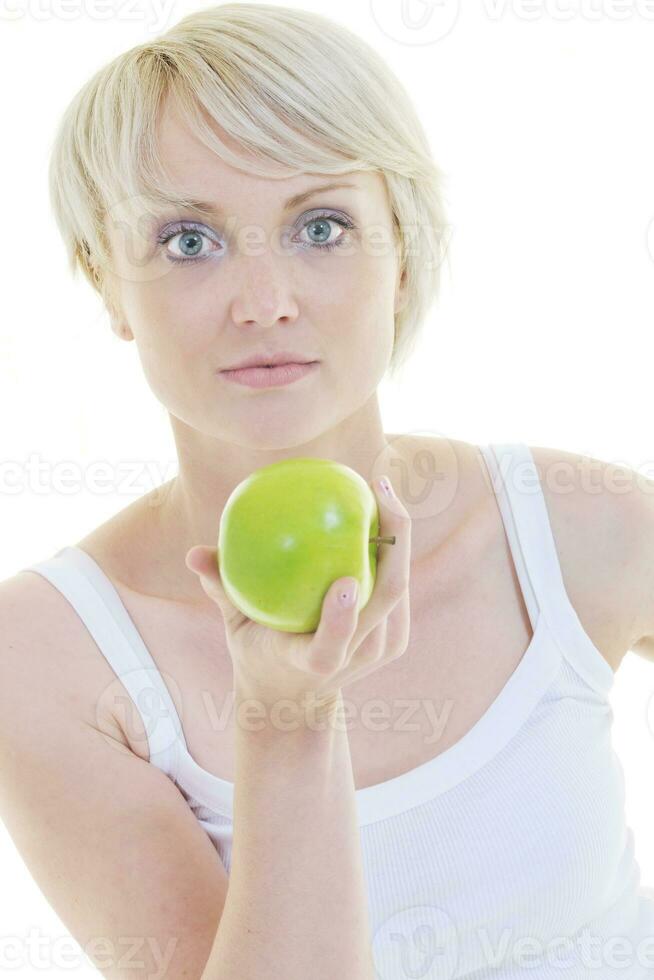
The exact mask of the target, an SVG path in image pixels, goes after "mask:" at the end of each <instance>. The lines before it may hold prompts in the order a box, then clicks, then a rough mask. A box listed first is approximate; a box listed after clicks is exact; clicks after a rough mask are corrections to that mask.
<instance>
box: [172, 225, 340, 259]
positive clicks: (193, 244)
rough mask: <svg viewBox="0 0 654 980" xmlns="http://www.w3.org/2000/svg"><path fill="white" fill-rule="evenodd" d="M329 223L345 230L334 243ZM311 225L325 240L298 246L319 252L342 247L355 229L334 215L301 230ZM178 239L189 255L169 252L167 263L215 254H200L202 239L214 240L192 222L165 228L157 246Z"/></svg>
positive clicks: (303, 243) (304, 226)
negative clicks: (348, 233) (184, 256)
mask: <svg viewBox="0 0 654 980" xmlns="http://www.w3.org/2000/svg"><path fill="white" fill-rule="evenodd" d="M330 222H333V223H335V224H337V225H339V226H340V227H341V228H343V229H345V232H346V233H345V234H342V235H339V237H338V238H336V239H334V241H329V237H330V235H331V231H332V229H331V228H330ZM311 225H314V226H316V227H318V228H319V229H320V230H319V232H318V235H319V236H323V237H324V239H325V240H324V241H309V242H306V241H303V242H301V243H300V244H302V245H303V246H305V247H308V248H310V249H314V248H315V249H318V250H319V251H323V250H324V251H331V250H332V249H334V248H338V246H339V245H344V244H345V243H346V241H347V239H348V237H349V236H348V235H347V231H351V230H353V229H354V227H355V225H354V223H353V222H352V221H350V220H349V219H347V218H345V217H344V216H342V215H336V214H318V215H313V217H311V218H309V219H308V221H305V223H304V224H303V226H302V230H303V231H304V229H305V228H308V227H310V226H311ZM178 237H179V239H180V241H179V244H180V247H184V248H188V249H189V253H188V254H187V255H186V258H180V256H178V255H171V254H170V253H169V252H167V253H166V258H167V259H168V261H169V262H175V263H178V264H190V263H192V262H203V261H204V260H205V259H208V258H209V257H210V256H211V255H212V254H215V251H216V250H214V252H205V253H204V254H201V250H202V239H203V238H206V239H208V240H209V241H214V242H215V239H214V238H212V237H211V236H210V235H208V234H207V232H205V231H201V230H200V228H199V227H198V225H196V224H195V223H194V222H185V221H180V222H178V223H177V224H175V225H173V226H172V227H170V228H167V229H166V230H165V231H164V232H162V234H161V235H159V237H158V238H157V244H158V245H160V246H163V245H166V244H167V243H168V242H169V241H172V239H173V238H178ZM216 244H217V243H216Z"/></svg>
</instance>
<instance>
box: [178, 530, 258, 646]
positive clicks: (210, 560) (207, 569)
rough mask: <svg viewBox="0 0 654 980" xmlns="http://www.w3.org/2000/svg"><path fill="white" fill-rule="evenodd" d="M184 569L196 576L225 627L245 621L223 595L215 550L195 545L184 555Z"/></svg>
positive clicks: (241, 614) (244, 617)
mask: <svg viewBox="0 0 654 980" xmlns="http://www.w3.org/2000/svg"><path fill="white" fill-rule="evenodd" d="M186 567H187V568H188V569H190V570H191V571H192V572H195V574H196V575H197V576H198V578H199V579H200V583H201V585H202V588H203V589H204V591H205V592H206V594H207V595H208V596H209V598H210V599H213V601H214V602H215V603H216V605H217V606H218V608H219V609H220V611H221V612H222V614H223V619H224V620H225V625H226V626H229V627H230V628H232V629H233V628H235V627H236V626H238V625H240V624H241V623H243V622H245V621H246V619H247V617H246V616H244V615H243V613H242V612H241V611H240V610H239V609H237V608H236V606H235V605H234V604H233V602H231V600H230V599H229V597H228V596H227V595H226V593H225V590H224V588H223V584H222V582H221V579H220V570H219V567H218V550H217V549H216V548H210V547H208V546H207V545H202V544H201V545H195V546H194V547H193V548H191V549H190V550H189V551H187V553H186Z"/></svg>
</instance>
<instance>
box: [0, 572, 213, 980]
mask: <svg viewBox="0 0 654 980" xmlns="http://www.w3.org/2000/svg"><path fill="white" fill-rule="evenodd" d="M19 593H20V590H19V589H18V585H17V582H16V584H14V581H12V580H9V581H8V582H3V583H0V624H1V628H0V636H1V637H2V642H1V645H0V819H2V821H3V823H4V824H5V826H6V828H7V831H8V833H9V835H10V837H11V838H12V840H13V842H14V844H15V846H16V848H17V850H18V852H19V854H20V856H21V858H22V859H23V861H24V863H25V865H26V866H27V869H28V871H29V872H30V874H31V875H32V877H33V879H34V880H35V882H36V884H37V885H38V887H39V888H40V890H41V891H42V893H43V895H44V897H45V898H46V900H47V901H48V902H49V903H50V905H51V906H52V908H53V909H54V911H55V912H56V913H57V915H58V916H59V918H60V919H61V920H62V922H63V923H64V924H65V925H66V927H67V929H68V930H69V931H70V933H71V935H72V936H73V937H74V938H75V939H76V940H77V942H78V943H79V944H80V946H81V947H82V949H83V950H84V952H85V953H86V955H87V956H88V957H89V959H90V960H91V962H92V963H93V964H94V965H95V966H96V967H97V969H99V970H100V972H101V974H102V975H103V976H106V977H109V978H111V980H118V978H121V980H122V978H128V977H129V978H132V980H133V978H134V977H143V978H145V977H147V976H154V975H157V976H161V977H169V978H178V977H189V978H192V977H193V978H199V977H201V976H202V971H203V969H204V966H205V964H206V961H207V959H208V957H209V953H210V951H211V947H212V945H213V940H214V938H215V935H216V932H217V929H218V923H219V919H220V915H221V912H222V908H223V906H224V902H225V896H226V893H227V885H228V877H227V873H226V871H225V868H224V867H223V865H222V863H221V861H220V859H219V857H218V854H217V853H216V851H215V849H214V847H213V845H212V843H211V841H210V840H209V838H208V836H207V835H206V834H205V832H204V831H203V830H202V828H201V827H200V826H199V824H198V823H197V821H196V819H195V817H194V815H193V813H192V812H191V810H190V809H189V807H188V805H187V803H186V801H185V800H184V798H183V797H182V795H181V794H180V792H179V791H178V789H177V788H176V787H175V785H174V784H173V783H172V782H171V780H170V779H169V778H168V777H167V776H166V775H165V774H164V773H163V772H162V771H161V770H160V769H158V768H156V767H155V766H153V765H150V764H149V763H147V762H145V761H144V760H143V759H141V758H139V757H138V756H136V755H135V754H134V753H132V752H131V751H130V750H129V749H128V748H126V747H125V746H124V745H122V744H121V743H120V742H118V741H117V740H115V739H112V738H110V737H109V736H108V735H107V734H106V733H105V732H102V731H100V730H99V729H97V728H94V727H93V726H92V725H90V724H89V723H88V722H87V721H86V720H84V719H83V718H80V717H78V716H77V715H76V713H75V712H74V711H71V709H70V702H69V701H68V699H67V698H61V697H58V696H57V691H56V690H55V689H53V687H52V684H48V685H43V684H42V683H40V681H39V676H38V668H37V664H39V663H42V664H43V665H44V671H45V672H46V673H47V671H48V669H49V668H48V667H47V666H46V664H47V657H48V656H49V655H50V656H51V657H53V656H54V655H55V653H56V652H57V651H54V650H48V649H42V650H40V651H36V650H35V649H34V644H33V642H32V639H31V638H30V636H29V633H28V632H27V630H26V628H25V627H26V623H25V620H24V615H23V614H24V613H25V612H26V610H25V609H22V610H21V601H20V594H19ZM19 626H20V628H19ZM41 642H42V641H41ZM140 964H142V965H140Z"/></svg>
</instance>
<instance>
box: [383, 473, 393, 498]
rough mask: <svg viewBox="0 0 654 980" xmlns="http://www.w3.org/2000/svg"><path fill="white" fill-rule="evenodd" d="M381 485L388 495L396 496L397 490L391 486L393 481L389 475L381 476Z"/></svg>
mask: <svg viewBox="0 0 654 980" xmlns="http://www.w3.org/2000/svg"><path fill="white" fill-rule="evenodd" d="M379 486H380V487H381V489H382V490H383V492H384V493H385V494H386V496H387V497H394V496H395V492H394V490H393V487H392V486H391V481H390V480H389V479H388V477H387V476H382V477H380V478H379Z"/></svg>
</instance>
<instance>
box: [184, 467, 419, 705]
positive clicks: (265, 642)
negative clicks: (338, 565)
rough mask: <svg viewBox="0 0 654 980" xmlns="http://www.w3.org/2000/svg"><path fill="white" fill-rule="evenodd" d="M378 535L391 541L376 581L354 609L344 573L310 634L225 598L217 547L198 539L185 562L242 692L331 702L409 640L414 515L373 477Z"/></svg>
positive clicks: (382, 552)
mask: <svg viewBox="0 0 654 980" xmlns="http://www.w3.org/2000/svg"><path fill="white" fill-rule="evenodd" d="M373 489H374V491H375V494H376V497H377V500H378V501H379V515H380V530H379V533H380V535H383V536H387V535H393V536H394V537H395V544H386V543H382V544H381V545H380V546H379V550H378V558H377V572H376V577H375V584H374V587H373V591H372V594H371V596H370V599H369V600H368V602H367V603H366V606H365V608H364V609H362V610H361V613H360V614H359V612H358V609H357V602H355V603H354V605H353V606H351V607H350V608H347V607H344V606H343V605H342V604H341V603H340V601H339V595H340V594H342V593H343V591H344V588H343V586H344V585H346V584H347V582H348V579H347V578H341V579H336V580H335V581H334V582H332V584H331V586H330V588H329V589H328V591H327V593H326V594H325V597H324V599H323V604H322V610H321V617H320V622H319V624H318V627H317V629H316V631H315V632H314V633H287V632H283V631H280V630H274V629H270V628H268V627H266V626H261V625H260V624H259V623H255V622H254V621H253V620H251V619H249V618H248V617H247V616H244V615H243V614H242V613H241V612H240V610H238V609H237V608H236V607H235V606H234V605H233V603H232V602H231V601H230V600H229V599H228V598H227V595H226V594H225V591H224V589H223V587H222V584H221V580H220V572H219V570H218V562H217V551H216V548H210V547H207V546H205V545H196V546H195V547H193V548H191V549H190V550H189V551H188V552H187V555H186V565H187V567H188V568H189V569H191V571H193V572H195V573H196V574H197V575H199V577H200V580H201V583H202V587H203V589H204V591H205V592H206V594H207V595H208V596H209V598H211V599H213V601H214V602H215V603H216V604H217V605H218V607H219V609H220V610H221V612H222V614H223V620H224V623H225V633H226V640H227V646H228V649H229V653H230V656H231V658H232V664H233V669H234V686H235V689H236V691H237V693H238V695H239V697H242V698H248V699H250V698H253V699H257V700H258V701H261V702H263V703H264V704H265V705H266V706H267V707H271V706H272V705H274V704H275V703H276V702H278V701H280V700H284V701H286V700H288V699H291V700H292V701H293V702H294V703H295V704H296V705H297V706H300V705H302V706H304V708H305V709H306V708H310V707H315V708H324V707H327V708H329V707H330V706H332V705H335V704H337V703H338V702H339V700H340V693H341V689H342V688H343V687H344V686H345V685H346V684H349V683H351V682H352V681H354V680H358V679H359V678H361V677H364V676H365V675H366V674H369V673H371V672H372V671H374V670H377V668H379V667H381V666H383V664H385V663H388V662H389V661H391V660H395V659H396V658H397V657H400V656H401V655H402V654H403V653H404V652H405V650H406V648H407V646H408V642H409V627H410V612H409V575H410V562H411V518H410V517H409V514H408V512H407V510H406V508H405V507H404V504H403V503H402V502H401V501H400V500H399V498H398V497H396V496H395V495H393V496H390V497H389V496H386V494H385V493H384V492H383V491H382V490H381V489H380V487H379V485H378V484H377V483H376V482H375V485H374V488H373Z"/></svg>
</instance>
